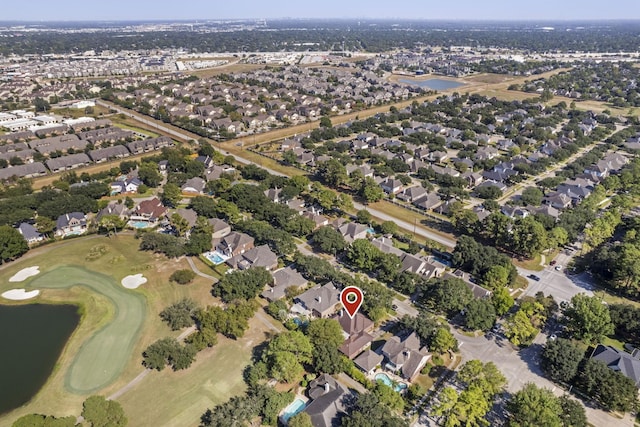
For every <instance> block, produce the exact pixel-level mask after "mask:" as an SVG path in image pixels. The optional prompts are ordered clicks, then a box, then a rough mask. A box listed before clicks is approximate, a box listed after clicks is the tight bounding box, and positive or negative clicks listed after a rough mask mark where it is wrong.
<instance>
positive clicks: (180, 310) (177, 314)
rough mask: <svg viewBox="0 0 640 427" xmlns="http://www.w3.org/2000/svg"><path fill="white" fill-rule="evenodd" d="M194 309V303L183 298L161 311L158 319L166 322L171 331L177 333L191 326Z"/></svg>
mask: <svg viewBox="0 0 640 427" xmlns="http://www.w3.org/2000/svg"><path fill="white" fill-rule="evenodd" d="M196 308H197V307H196V303H195V302H193V300H190V299H188V298H184V299H182V300H180V301H178V302H177V303H175V304H172V305H170V306H169V307H167V308H165V309H164V310H162V311H161V312H160V318H161V319H162V320H164V321H165V322H167V324H168V325H169V327H170V328H171V330H172V331H177V330H178V329H182V328H186V327H187V326H191V325H193V323H194V320H193V315H194V312H195V310H196Z"/></svg>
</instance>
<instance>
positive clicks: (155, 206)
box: [129, 197, 167, 225]
mask: <svg viewBox="0 0 640 427" xmlns="http://www.w3.org/2000/svg"><path fill="white" fill-rule="evenodd" d="M166 212H167V208H166V207H165V206H164V205H163V204H162V202H161V201H160V200H159V199H158V198H157V197H154V198H153V199H150V200H144V201H142V202H140V203H139V204H138V205H137V206H136V207H134V208H133V211H132V212H131V216H130V218H129V219H130V221H133V222H146V223H147V224H149V225H153V224H156V223H157V222H158V221H159V220H160V219H162V218H163V217H164V215H165V214H166Z"/></svg>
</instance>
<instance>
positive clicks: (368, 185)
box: [358, 176, 384, 203]
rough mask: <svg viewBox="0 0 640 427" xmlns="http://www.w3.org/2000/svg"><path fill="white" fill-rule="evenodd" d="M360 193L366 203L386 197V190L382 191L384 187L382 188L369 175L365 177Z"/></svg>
mask: <svg viewBox="0 0 640 427" xmlns="http://www.w3.org/2000/svg"><path fill="white" fill-rule="evenodd" d="M358 194H359V195H360V197H362V198H363V199H364V201H365V202H366V203H375V202H378V201H380V200H382V199H383V198H384V191H382V188H380V186H379V185H378V183H377V182H375V181H374V179H373V178H371V177H369V176H368V177H366V178H365V179H364V182H363V183H362V186H361V187H360V190H359V191H358Z"/></svg>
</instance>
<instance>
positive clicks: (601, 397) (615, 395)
mask: <svg viewBox="0 0 640 427" xmlns="http://www.w3.org/2000/svg"><path fill="white" fill-rule="evenodd" d="M577 382H578V385H579V386H580V387H581V388H582V389H583V390H584V391H585V392H586V393H587V394H589V395H590V396H591V397H593V398H595V399H597V400H598V401H599V402H600V403H601V404H602V406H604V407H605V408H606V409H608V410H613V411H625V412H626V411H629V410H630V409H631V408H632V407H633V405H634V404H635V403H636V401H637V398H638V389H637V388H636V386H635V384H634V382H633V380H632V379H630V378H628V377H626V376H625V375H624V374H623V373H622V372H620V371H614V370H612V369H610V368H609V367H608V366H607V365H606V364H605V363H604V362H602V361H600V360H596V359H588V360H587V361H586V363H585V364H584V367H583V368H582V371H581V372H580V374H579V375H578V381H577Z"/></svg>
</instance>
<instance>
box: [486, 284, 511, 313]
mask: <svg viewBox="0 0 640 427" xmlns="http://www.w3.org/2000/svg"><path fill="white" fill-rule="evenodd" d="M491 302H492V303H493V306H494V308H495V310H496V315H498V316H504V315H505V314H507V312H508V311H509V310H510V309H511V307H513V305H514V304H515V301H514V299H513V297H512V296H511V294H510V293H509V290H508V289H507V288H504V287H503V288H498V289H496V290H494V291H493V294H491Z"/></svg>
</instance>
